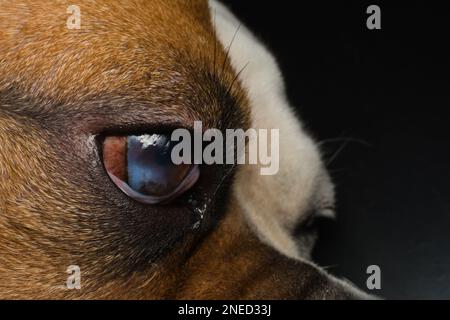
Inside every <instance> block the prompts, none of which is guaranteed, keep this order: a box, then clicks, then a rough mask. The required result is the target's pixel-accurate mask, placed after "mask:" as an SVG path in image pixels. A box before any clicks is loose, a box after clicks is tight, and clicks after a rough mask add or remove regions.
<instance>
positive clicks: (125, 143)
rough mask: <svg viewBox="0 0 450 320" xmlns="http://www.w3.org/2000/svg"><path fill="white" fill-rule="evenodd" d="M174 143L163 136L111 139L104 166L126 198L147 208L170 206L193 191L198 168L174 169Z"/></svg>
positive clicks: (118, 137)
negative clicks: (170, 203)
mask: <svg viewBox="0 0 450 320" xmlns="http://www.w3.org/2000/svg"><path fill="white" fill-rule="evenodd" d="M172 148H173V143H172V142H171V140H170V137H169V136H167V135H163V134H153V135H140V136H127V137H126V136H110V137H106V138H105V140H104V143H103V163H104V166H105V169H106V172H107V173H108V175H109V176H110V178H111V179H112V181H113V182H114V183H115V184H116V185H117V187H119V188H120V189H121V190H122V191H123V192H124V193H125V194H126V195H128V196H129V197H131V198H133V199H134V200H136V201H139V202H141V203H144V204H159V203H167V202H170V201H171V200H174V199H176V198H177V197H179V196H181V195H182V194H183V193H184V192H186V191H187V190H189V189H190V188H192V187H193V185H194V184H195V183H196V182H197V180H198V178H199V176H200V170H199V168H198V166H195V165H190V164H181V165H175V164H173V161H172V159H171V152H172Z"/></svg>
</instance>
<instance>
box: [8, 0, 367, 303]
mask: <svg viewBox="0 0 450 320" xmlns="http://www.w3.org/2000/svg"><path fill="white" fill-rule="evenodd" d="M71 4H72V3H69V2H68V1H53V0H52V1H50V0H43V1H32V0H18V1H0V174H1V175H0V197H1V198H0V210H1V211H0V252H1V254H0V298H14V299H16V298H29V299H31V298H37V299H44V298H50V299H60V298H62V299H80V298H81V299H103V298H107V299H113V298H119V299H161V298H166V299H167V298H182V299H192V298H193V299H201V298H214V299H219V298H222V299H239V298H264V299H268V298H293V299H295V298H315V299H318V298H320V299H322V298H356V297H364V295H363V294H361V293H359V292H358V291H356V290H354V289H353V288H352V287H351V286H349V285H347V284H346V283H344V282H341V281H339V280H337V279H334V278H333V277H331V276H329V275H328V274H326V273H325V272H323V271H322V270H320V269H319V268H317V267H316V266H314V265H313V264H311V263H309V262H306V261H304V260H303V259H302V258H300V254H299V253H298V247H297V245H296V244H295V241H294V237H293V236H292V232H293V228H294V226H296V225H298V224H299V223H301V222H302V221H303V220H304V219H306V217H308V215H309V213H311V212H317V211H319V212H320V210H322V209H328V208H329V207H330V206H332V201H333V195H332V194H333V192H332V185H331V183H330V182H329V178H328V176H327V174H326V173H325V171H324V169H323V165H322V164H321V160H320V156H319V154H318V152H317V149H316V147H315V145H314V143H313V141H312V140H311V139H310V138H309V137H308V136H307V135H306V134H305V133H304V131H303V130H302V128H301V125H300V123H299V121H298V120H296V119H295V117H294V116H293V114H292V111H290V109H289V107H288V104H287V102H286V99H285V97H284V93H283V91H284V89H283V84H282V81H281V77H280V75H279V70H278V68H277V67H276V63H275V61H274V59H273V57H272V56H271V55H270V54H269V53H267V51H266V50H265V49H264V48H263V47H262V46H261V45H259V44H258V42H257V41H256V40H255V39H254V37H253V36H251V34H250V33H249V32H248V31H247V30H246V29H245V28H242V30H241V31H240V32H239V34H238V36H237V37H236V39H235V40H236V41H234V43H233V45H232V48H230V50H228V48H227V46H228V44H231V39H230V35H231V33H232V32H234V31H233V30H234V29H236V25H237V24H238V22H237V20H236V19H235V18H234V17H233V16H232V15H231V14H230V13H229V12H228V11H227V10H226V9H225V8H224V7H222V6H221V5H219V4H217V3H216V2H212V3H211V4H210V3H208V2H207V1H205V0H171V1H166V0H130V1H116V0H111V1H107V2H105V1H94V0H79V1H77V5H79V6H80V8H81V14H82V16H81V17H82V26H81V29H80V30H68V29H67V28H66V20H67V17H68V14H67V12H66V9H67V7H68V6H69V5H71ZM227 51H229V54H227ZM246 60H252V61H250V64H249V65H248V69H246V71H245V72H243V73H239V70H240V69H241V68H243V64H245V63H246V62H247V61H246ZM195 120H201V121H203V123H204V127H205V129H207V128H212V127H215V128H220V129H225V128H244V129H246V128H249V127H256V128H269V129H270V128H281V129H282V132H281V137H282V138H281V153H282V157H281V159H280V169H281V171H280V174H279V175H278V176H274V177H267V178H266V177H262V176H260V175H258V174H256V171H257V168H256V167H242V168H239V167H238V168H230V167H227V166H211V167H209V168H205V169H204V171H203V172H202V177H201V179H200V181H199V183H198V184H197V185H196V186H195V188H194V189H193V190H192V191H191V192H190V193H189V194H188V195H186V196H185V198H183V199H182V200H181V201H180V202H178V203H177V204H172V205H167V206H145V205H141V204H138V203H136V202H134V201H133V200H131V199H129V198H127V196H125V195H124V194H123V193H121V192H120V191H119V190H118V189H117V188H116V187H115V186H114V185H113V184H112V183H111V181H110V180H109V179H108V178H107V176H106V174H105V172H104V169H103V166H102V160H101V153H100V152H99V148H98V138H99V137H101V136H102V135H105V134H108V133H130V131H140V132H141V131H152V130H155V131H157V130H161V129H164V128H165V129H167V128H175V127H180V126H181V127H188V128H190V127H191V126H192V125H193V123H194V121H195ZM248 186H252V187H251V188H250V187H248ZM202 216H204V217H203V218H202ZM195 226H200V227H199V228H194V227H195ZM254 230H255V231H256V233H257V234H258V235H259V238H260V239H262V240H263V242H261V241H260V240H259V238H258V237H256V236H255V235H254ZM267 244H268V245H267ZM70 265H79V266H80V268H81V272H82V280H81V281H82V289H81V290H67V289H66V288H65V287H64V285H65V282H66V279H67V276H68V274H67V273H66V269H67V267H68V266H70Z"/></svg>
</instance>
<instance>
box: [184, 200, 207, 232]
mask: <svg viewBox="0 0 450 320" xmlns="http://www.w3.org/2000/svg"><path fill="white" fill-rule="evenodd" d="M211 203H212V199H211V197H209V196H208V195H207V194H206V193H205V192H201V196H200V199H199V198H196V197H195V196H194V195H191V196H190V197H189V199H188V205H189V208H190V210H191V211H192V212H193V213H194V224H193V226H192V230H198V229H200V227H201V226H202V224H203V222H204V220H205V217H206V214H207V212H208V210H209V208H210V205H211Z"/></svg>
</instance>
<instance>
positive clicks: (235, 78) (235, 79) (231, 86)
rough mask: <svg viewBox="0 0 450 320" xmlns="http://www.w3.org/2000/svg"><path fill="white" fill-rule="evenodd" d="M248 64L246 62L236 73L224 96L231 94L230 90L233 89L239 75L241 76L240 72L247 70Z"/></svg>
mask: <svg viewBox="0 0 450 320" xmlns="http://www.w3.org/2000/svg"><path fill="white" fill-rule="evenodd" d="M249 64H250V62H247V63H246V64H245V65H244V67H243V68H242V69H241V70H240V71H239V72H238V73H236V76H235V77H234V79H233V81H232V82H231V85H230V87H229V88H228V90H227V93H226V95H225V96H228V95H229V94H230V92H231V90H232V89H233V86H234V84H235V83H236V81H237V80H238V79H239V77H240V75H241V74H242V72H244V70H245V69H247V67H248V65H249Z"/></svg>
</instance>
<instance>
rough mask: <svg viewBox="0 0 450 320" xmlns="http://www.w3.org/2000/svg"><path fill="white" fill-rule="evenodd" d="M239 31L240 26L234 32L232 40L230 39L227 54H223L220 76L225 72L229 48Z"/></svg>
mask: <svg viewBox="0 0 450 320" xmlns="http://www.w3.org/2000/svg"><path fill="white" fill-rule="evenodd" d="M240 29H241V24H239V25H238V27H237V29H236V31H235V32H234V35H233V38H231V42H230V45H229V46H228V48H227V52H226V54H225V59H224V60H223V65H222V74H223V73H224V72H225V66H226V64H227V61H228V58H229V57H230V50H231V47H232V46H233V43H234V40H236V37H237V34H238V32H239V30H240Z"/></svg>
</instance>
